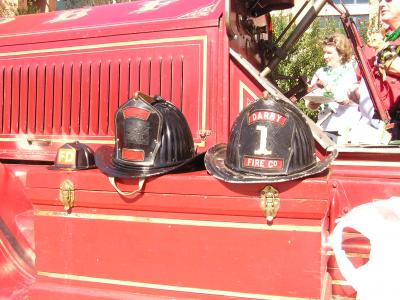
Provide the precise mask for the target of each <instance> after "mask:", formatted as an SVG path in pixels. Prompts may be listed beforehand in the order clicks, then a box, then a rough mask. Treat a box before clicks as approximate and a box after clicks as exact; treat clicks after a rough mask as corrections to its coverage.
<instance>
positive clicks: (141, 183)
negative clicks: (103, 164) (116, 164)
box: [108, 177, 145, 197]
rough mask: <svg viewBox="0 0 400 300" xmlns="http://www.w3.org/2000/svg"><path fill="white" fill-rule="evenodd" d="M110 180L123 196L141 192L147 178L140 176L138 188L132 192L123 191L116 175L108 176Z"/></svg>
mask: <svg viewBox="0 0 400 300" xmlns="http://www.w3.org/2000/svg"><path fill="white" fill-rule="evenodd" d="M108 180H109V181H110V183H111V185H112V186H113V187H114V189H115V190H116V191H117V192H118V194H120V195H122V196H125V197H126V196H132V195H134V194H136V193H138V192H140V191H141V190H142V188H143V184H144V181H145V178H142V177H140V178H139V182H138V188H137V189H136V190H134V191H132V192H123V191H121V190H120V189H119V188H118V187H117V184H116V183H115V177H108Z"/></svg>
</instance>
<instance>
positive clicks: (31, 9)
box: [15, 0, 40, 15]
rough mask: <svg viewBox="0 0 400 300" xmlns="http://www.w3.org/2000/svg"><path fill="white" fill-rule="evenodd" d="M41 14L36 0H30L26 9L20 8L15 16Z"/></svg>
mask: <svg viewBox="0 0 400 300" xmlns="http://www.w3.org/2000/svg"><path fill="white" fill-rule="evenodd" d="M37 13H40V9H39V7H38V6H37V5H36V1H35V0H28V1H27V6H26V7H18V8H17V10H16V12H15V14H16V15H28V14H37Z"/></svg>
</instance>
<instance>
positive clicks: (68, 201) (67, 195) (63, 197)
mask: <svg viewBox="0 0 400 300" xmlns="http://www.w3.org/2000/svg"><path fill="white" fill-rule="evenodd" d="M74 200H75V187H74V184H73V183H72V181H71V180H65V181H63V182H62V183H61V184H60V201H61V202H62V204H63V205H64V209H65V210H67V211H69V210H71V208H72V207H73V206H74Z"/></svg>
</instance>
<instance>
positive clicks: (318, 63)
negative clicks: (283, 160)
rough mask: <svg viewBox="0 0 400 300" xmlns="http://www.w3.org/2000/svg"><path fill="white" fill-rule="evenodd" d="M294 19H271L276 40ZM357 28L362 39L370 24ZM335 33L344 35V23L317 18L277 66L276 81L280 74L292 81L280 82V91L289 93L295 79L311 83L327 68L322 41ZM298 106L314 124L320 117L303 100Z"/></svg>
mask: <svg viewBox="0 0 400 300" xmlns="http://www.w3.org/2000/svg"><path fill="white" fill-rule="evenodd" d="M291 17H292V16H291V15H287V14H283V13H281V14H277V15H274V16H273V17H272V22H273V23H272V24H273V32H274V36H275V37H278V36H279V35H280V33H281V32H283V30H284V28H285V27H286V24H288V23H289V21H290V19H291ZM357 25H359V29H361V30H360V32H361V35H364V36H365V34H366V30H367V25H368V24H357ZM294 26H295V25H293V26H292V28H291V30H288V32H287V33H286V34H285V37H287V36H288V35H289V34H290V33H291V31H292V30H293V28H294ZM334 32H341V33H344V31H343V28H342V25H341V22H340V20H339V19H338V18H337V17H324V18H317V19H316V20H315V21H314V22H313V23H312V24H311V26H310V27H309V28H308V30H307V31H306V32H305V33H304V34H303V35H302V37H301V38H300V40H299V41H298V42H297V43H296V45H294V46H293V47H292V48H291V50H290V53H289V54H288V56H287V58H286V59H285V60H283V61H282V62H281V63H280V64H279V65H278V67H277V69H276V70H275V72H274V74H273V77H275V78H277V77H278V76H277V75H278V74H279V75H283V77H284V78H289V79H285V80H277V84H278V87H279V88H280V89H282V90H283V91H284V92H287V91H289V90H290V89H291V88H292V87H293V86H294V85H295V84H296V79H297V78H299V77H301V76H306V77H307V79H308V80H311V78H312V76H313V74H314V73H315V71H316V70H317V69H318V68H320V67H322V66H324V64H325V63H324V58H323V52H322V47H321V41H322V40H323V38H324V37H325V36H328V35H330V34H332V33H334ZM284 40H285V38H282V39H280V41H284ZM280 43H282V42H280ZM278 46H281V45H278ZM297 104H298V106H299V107H300V108H301V109H302V110H303V111H304V112H305V113H306V114H307V115H308V116H309V117H311V118H312V119H314V120H315V119H316V117H317V114H318V112H317V111H312V110H310V109H308V108H306V107H305V105H304V101H303V100H300V101H298V102H297Z"/></svg>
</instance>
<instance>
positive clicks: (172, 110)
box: [95, 93, 204, 178]
mask: <svg viewBox="0 0 400 300" xmlns="http://www.w3.org/2000/svg"><path fill="white" fill-rule="evenodd" d="M203 157H204V154H202V155H201V154H200V155H196V153H195V148H194V143H193V137H192V134H191V132H190V128H189V125H188V123H187V121H186V119H185V117H184V116H183V114H182V113H181V112H180V111H179V110H178V109H177V108H176V107H175V106H174V105H173V104H172V103H170V102H167V101H165V100H164V99H162V98H161V97H154V98H152V97H150V96H147V95H145V94H143V93H136V96H135V98H133V99H130V100H129V101H127V102H126V103H125V104H124V105H122V106H121V107H120V108H118V110H117V111H116V113H115V148H112V147H110V146H103V147H100V148H99V149H97V151H96V153H95V159H96V165H97V167H98V168H99V169H100V170H101V171H103V172H104V173H105V174H107V175H108V176H110V177H120V178H145V177H149V176H155V175H161V174H165V173H168V172H172V171H178V170H179V171H182V170H184V169H185V168H189V169H190V167H192V166H194V165H196V164H198V163H199V162H201V161H202V159H203Z"/></svg>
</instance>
